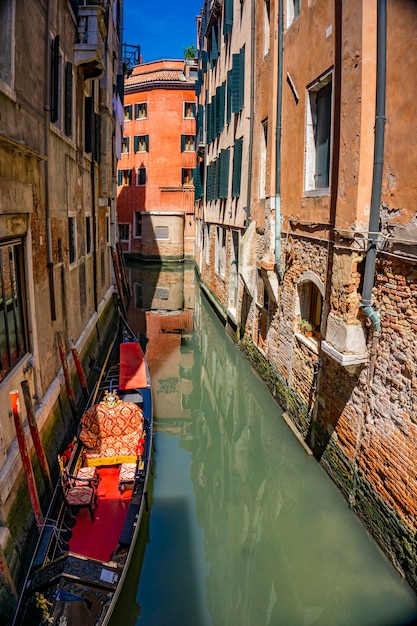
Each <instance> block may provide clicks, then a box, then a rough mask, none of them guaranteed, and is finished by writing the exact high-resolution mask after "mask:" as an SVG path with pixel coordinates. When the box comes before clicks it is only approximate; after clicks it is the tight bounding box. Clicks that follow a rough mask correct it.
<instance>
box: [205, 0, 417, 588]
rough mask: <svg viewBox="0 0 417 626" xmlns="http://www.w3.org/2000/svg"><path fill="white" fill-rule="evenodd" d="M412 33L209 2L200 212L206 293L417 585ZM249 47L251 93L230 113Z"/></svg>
mask: <svg viewBox="0 0 417 626" xmlns="http://www.w3.org/2000/svg"><path fill="white" fill-rule="evenodd" d="M416 24H417V8H416V5H415V3H413V2H409V1H407V0H387V1H386V2H377V1H376V0H375V1H374V0H370V1H368V0H366V1H363V2H356V1H353V0H352V1H350V0H347V1H346V2H343V3H341V2H337V1H335V2H332V1H330V0H301V1H300V2H298V1H297V2H295V1H292V0H285V1H284V0H265V1H263V2H259V3H254V2H252V3H250V2H245V3H240V2H237V1H233V0H224V2H218V1H207V2H206V3H205V5H204V10H203V15H202V18H201V23H200V31H199V32H200V37H199V80H198V84H197V93H199V100H198V120H197V128H198V129H201V137H202V138H203V139H204V137H205V140H203V141H202V142H201V148H200V152H199V154H200V161H199V163H200V168H199V172H200V174H201V186H200V187H199V190H200V192H199V198H200V199H199V201H198V202H197V205H196V217H197V241H198V245H197V251H198V252H197V257H196V258H197V264H198V268H199V272H200V275H201V279H202V283H203V288H204V289H205V290H206V291H207V293H208V294H209V296H210V298H211V300H212V302H213V303H214V304H215V306H216V307H217V309H218V311H219V314H220V315H221V316H222V317H223V319H224V323H225V324H227V325H229V326H230V328H231V329H232V330H233V331H234V332H235V334H236V336H237V337H238V338H239V339H240V345H241V347H242V349H243V350H244V351H245V352H246V354H247V356H248V358H250V359H251V361H252V362H253V364H254V365H255V366H256V367H257V368H258V370H259V371H260V372H261V374H262V375H263V377H264V379H265V381H266V382H267V384H268V385H269V386H270V388H271V390H272V392H273V394H274V395H275V396H276V398H277V400H278V402H279V403H280V404H281V406H283V407H284V408H285V410H286V412H287V417H288V418H289V419H290V420H291V421H292V423H293V425H295V427H296V428H297V429H298V431H299V432H300V433H301V435H302V437H303V438H304V440H305V442H306V443H307V444H308V445H309V446H310V447H311V449H312V451H313V453H314V454H315V456H316V458H317V459H318V460H319V462H320V463H321V464H322V465H323V467H325V469H326V470H327V471H328V473H329V474H330V476H331V477H332V478H333V480H334V481H335V483H336V484H337V485H338V487H339V488H340V489H341V491H342V492H343V494H344V496H345V497H346V500H347V501H348V503H349V504H350V506H351V507H352V508H353V510H354V511H355V512H356V513H357V514H358V516H359V517H360V519H361V520H362V521H363V522H364V523H365V525H366V526H367V528H368V529H369V530H370V532H371V533H372V534H373V536H374V537H375V538H376V539H377V541H378V542H379V544H380V545H381V547H382V548H383V549H384V551H385V552H386V553H387V554H388V555H389V557H390V559H391V560H392V562H393V563H394V565H395V566H396V567H397V568H398V570H399V571H400V572H401V573H403V574H404V575H405V576H406V577H407V579H408V581H409V582H410V584H411V585H412V586H413V587H414V588H415V589H417V575H416V556H415V555H416V553H417V552H416V548H417V546H416V534H415V533H416V524H417V508H416V507H417V504H416V502H417V497H416V496H417V471H416V465H415V453H416V445H417V424H416V419H415V410H416V406H417V386H416V382H417V377H416V375H417V359H416V356H417V343H416V339H415V330H416V326H415V322H414V321H413V320H414V319H415V315H416V308H417V298H416V295H417V283H416V278H417V274H416V260H417V247H416V241H417V237H416V235H417V231H416V208H415V197H416V194H415V191H416V190H415V185H414V183H413V182H412V181H413V180H414V178H415V175H414V169H415V168H414V165H413V163H412V160H410V159H409V158H407V154H409V153H410V149H411V146H410V140H411V138H412V137H413V136H414V135H415V134H416V130H417V127H416V121H415V118H414V116H413V115H412V109H413V102H414V101H415V93H414V92H415V87H414V86H411V84H409V87H408V89H398V77H399V76H401V77H402V79H404V80H407V81H408V80H409V79H408V78H407V77H410V76H411V75H412V72H413V69H415V65H416V58H417V57H416V52H417V50H416V41H415V37H414V34H413V33H414V31H415V27H416ZM216 25H219V26H218V28H217V30H216ZM213 42H215V43H213ZM242 48H244V51H245V52H244V55H245V62H244V64H243V66H244V68H245V69H244V83H245V84H244V89H243V93H244V97H243V104H242V109H241V111H234V112H233V102H236V100H235V101H234V100H233V94H234V93H235V92H234V90H236V91H238V83H239V81H238V80H237V79H236V76H235V74H234V71H233V61H234V60H235V59H237V56H236V55H237V54H238V51H239V52H240V50H241V49H242ZM228 64H229V65H228ZM230 64H231V65H230ZM226 68H227V69H226ZM228 72H231V73H230V74H228ZM234 76H235V80H234V81H233V77H234ZM224 77H225V78H226V85H229V82H228V81H227V79H228V78H229V77H230V79H231V80H230V90H231V92H232V94H231V96H229V89H228V87H227V86H226V89H225V91H224V92H223V93H221V92H220V90H219V91H218V92H216V89H217V88H218V87H221V85H222V84H223V80H224ZM215 96H218V97H219V98H220V104H219V103H218V102H217V98H216V100H215V102H214V107H213V98H214V97H215ZM229 97H230V99H231V102H232V106H231V110H232V115H231V116H229V117H228V113H227V111H228V109H227V107H228V104H229ZM236 97H237V96H236V95H235V98H236ZM210 105H211V106H210ZM235 106H236V104H235ZM213 108H214V110H215V111H216V113H215V117H214V121H213V118H212V109H213ZM218 115H220V120H219V119H218ZM240 124H246V126H245V129H244V130H243V129H242V130H243V132H242V136H243V151H242V160H241V162H240V172H241V176H242V177H245V176H246V177H247V178H248V181H249V184H248V187H247V193H246V197H245V201H244V203H243V207H245V219H244V220H241V221H240V223H239V222H238V220H237V217H236V218H234V215H235V213H234V211H233V207H234V205H233V203H234V202H236V196H235V192H234V188H233V185H234V182H235V180H236V174H235V172H234V171H232V172H230V171H229V174H228V176H227V175H226V174H224V163H225V162H227V157H226V156H225V157H224V160H223V163H222V158H221V151H222V150H223V151H224V152H223V154H226V153H227V150H232V149H233V153H234V155H235V152H236V135H234V133H235V132H236V130H237V129H239V125H240ZM205 135H206V136H205ZM245 142H246V143H247V148H246V151H245ZM219 151H220V155H219ZM214 155H216V156H217V165H216V166H211V165H210V164H211V162H212V159H213V156H214ZM233 161H235V158H234V157H233ZM213 170H214V172H215V173H214V174H213ZM243 188H244V187H243ZM241 192H242V187H241ZM238 213H239V211H237V213H236V216H237V215H238ZM233 219H235V221H234V222H233ZM235 228H236V231H235ZM213 231H214V233H215V234H214V233H213ZM236 251H237V253H236ZM232 292H234V293H236V294H237V296H236V298H235V300H234V302H235V306H232V305H231V302H232V300H231V298H230V294H231V293H232Z"/></svg>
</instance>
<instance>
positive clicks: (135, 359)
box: [119, 342, 147, 390]
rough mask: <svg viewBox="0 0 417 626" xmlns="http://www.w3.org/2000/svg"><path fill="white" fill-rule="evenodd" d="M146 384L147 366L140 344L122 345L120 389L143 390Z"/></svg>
mask: <svg viewBox="0 0 417 626" xmlns="http://www.w3.org/2000/svg"><path fill="white" fill-rule="evenodd" d="M146 382H147V379H146V365H145V359H144V357H143V352H142V348H141V347H140V344H139V343H136V342H129V343H122V344H120V373H119V389H122V390H124V389H138V388H141V387H142V388H143V387H146Z"/></svg>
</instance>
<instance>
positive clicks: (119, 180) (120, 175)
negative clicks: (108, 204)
mask: <svg viewBox="0 0 417 626" xmlns="http://www.w3.org/2000/svg"><path fill="white" fill-rule="evenodd" d="M122 182H123V170H117V184H118V186H119V187H121V186H122Z"/></svg>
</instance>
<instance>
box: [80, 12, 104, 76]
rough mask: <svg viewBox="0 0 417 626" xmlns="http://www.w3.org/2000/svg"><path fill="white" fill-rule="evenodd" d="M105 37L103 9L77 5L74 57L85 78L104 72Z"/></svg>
mask: <svg viewBox="0 0 417 626" xmlns="http://www.w3.org/2000/svg"><path fill="white" fill-rule="evenodd" d="M105 38H106V26H105V22H104V9H103V8H102V7H101V6H98V5H85V6H79V7H78V42H77V43H76V44H75V46H74V58H75V64H76V65H78V66H82V68H83V70H84V78H86V79H87V78H99V77H100V76H101V75H102V74H103V72H104V41H105Z"/></svg>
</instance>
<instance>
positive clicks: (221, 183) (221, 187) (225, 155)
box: [217, 148, 230, 200]
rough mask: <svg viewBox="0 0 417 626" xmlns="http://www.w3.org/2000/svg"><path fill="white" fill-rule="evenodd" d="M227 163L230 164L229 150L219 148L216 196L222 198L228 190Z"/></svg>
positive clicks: (226, 194) (225, 196) (224, 197)
mask: <svg viewBox="0 0 417 626" xmlns="http://www.w3.org/2000/svg"><path fill="white" fill-rule="evenodd" d="M229 164H230V150H229V148H227V150H224V149H223V150H221V151H220V155H219V164H218V165H219V167H218V170H219V171H218V179H217V180H218V190H217V197H218V198H220V199H222V200H224V199H226V198H227V196H228V192H229Z"/></svg>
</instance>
